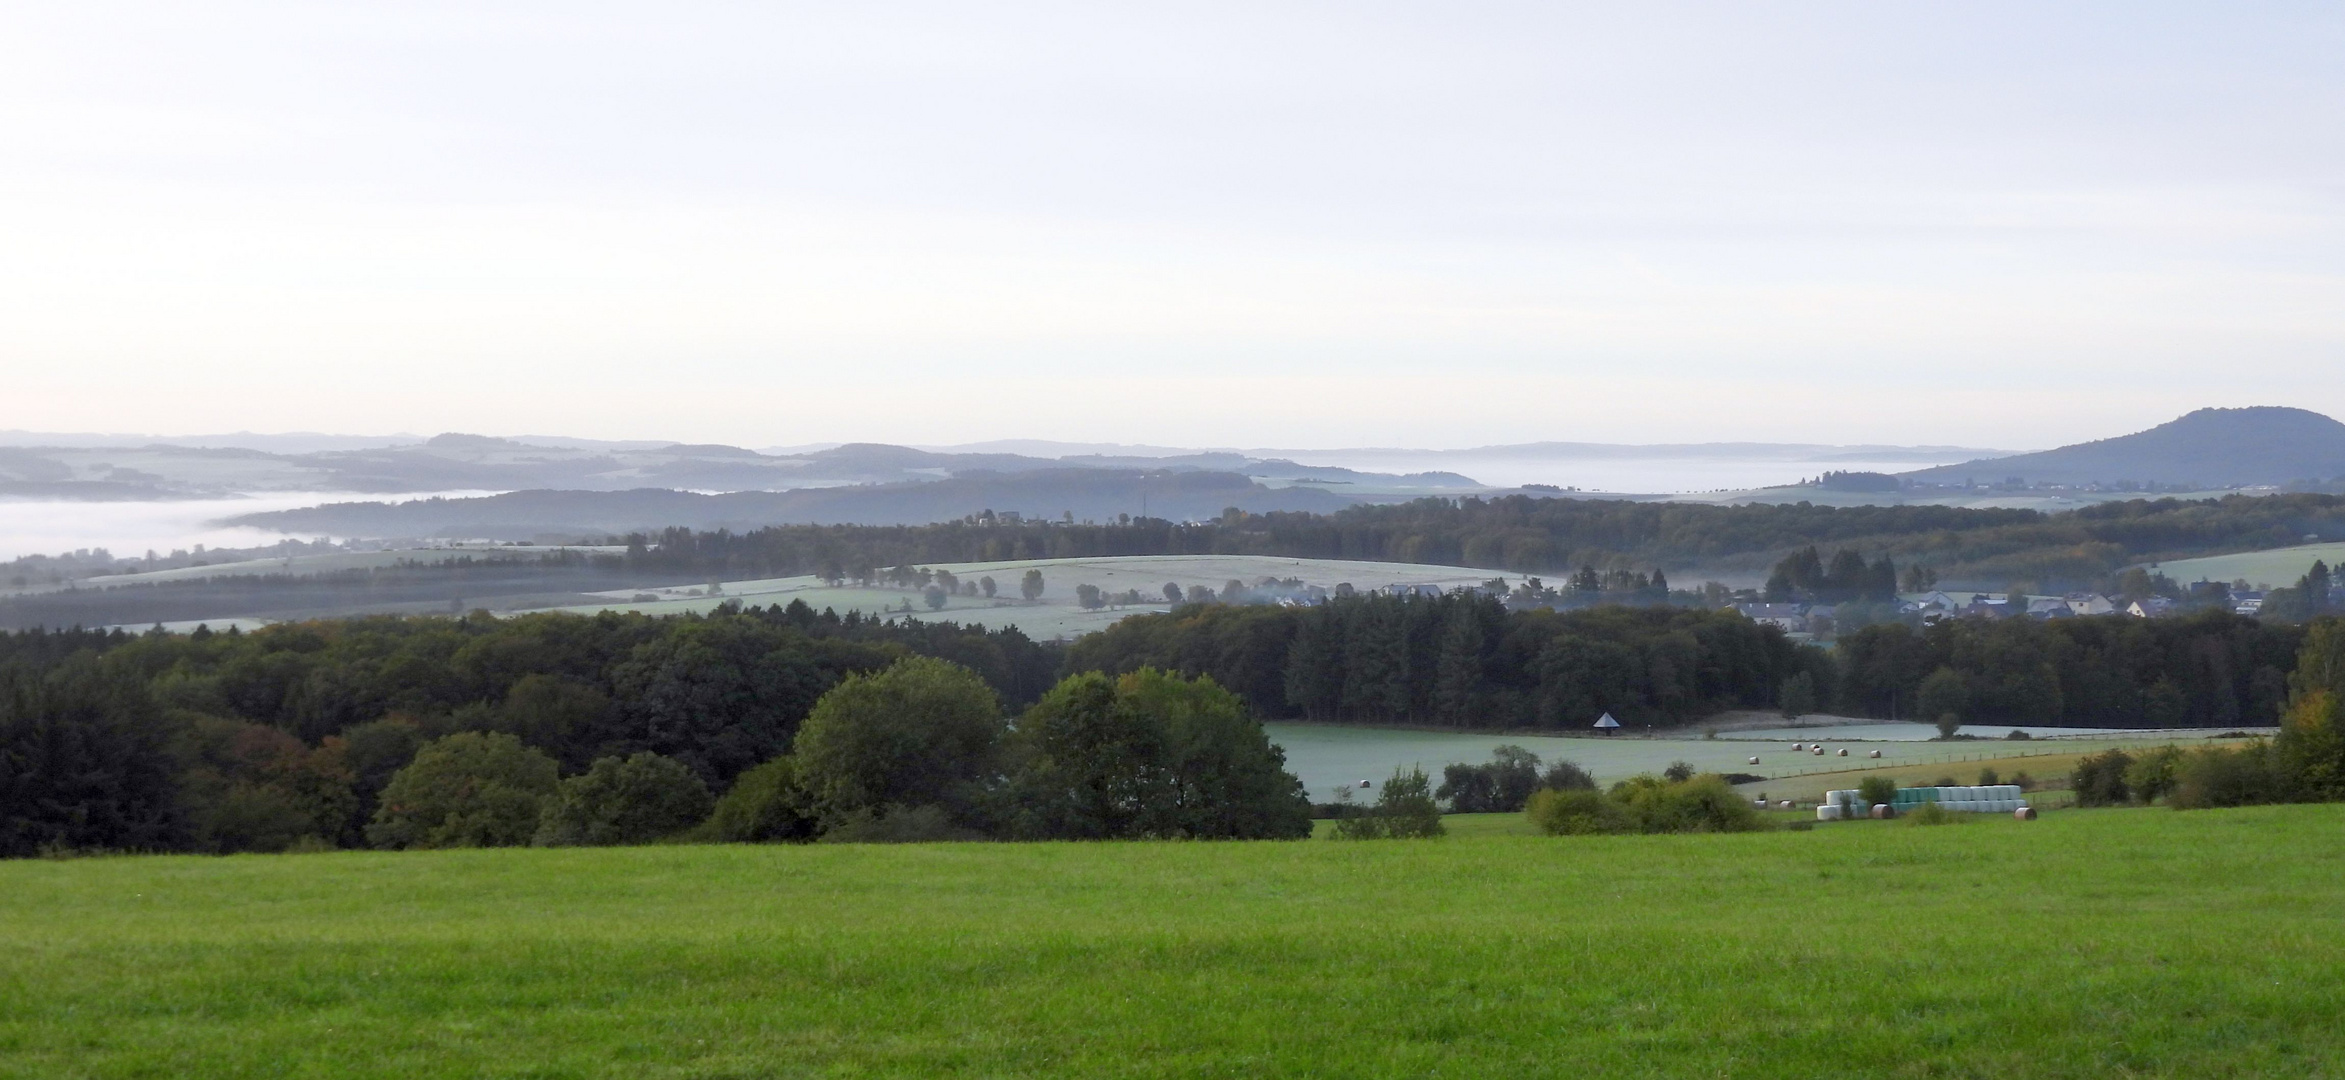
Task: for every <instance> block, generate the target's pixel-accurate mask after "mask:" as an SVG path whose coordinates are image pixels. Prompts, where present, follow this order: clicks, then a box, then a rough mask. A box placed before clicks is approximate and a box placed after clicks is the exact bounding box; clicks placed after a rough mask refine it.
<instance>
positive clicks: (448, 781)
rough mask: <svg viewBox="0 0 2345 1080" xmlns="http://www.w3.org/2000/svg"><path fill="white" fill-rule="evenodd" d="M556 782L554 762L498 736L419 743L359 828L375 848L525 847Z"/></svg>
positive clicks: (467, 734) (466, 734)
mask: <svg viewBox="0 0 2345 1080" xmlns="http://www.w3.org/2000/svg"><path fill="white" fill-rule="evenodd" d="M558 780H559V776H558V768H557V766H555V764H554V759H552V758H550V757H547V756H546V755H544V754H543V753H540V752H538V751H537V750H535V749H532V748H531V747H529V746H526V745H524V744H523V743H522V741H521V740H519V739H516V738H514V737H513V736H511V735H507V734H504V733H503V732H481V731H462V732H458V733H456V734H454V735H450V736H447V737H446V738H442V739H435V740H433V741H431V742H429V743H425V744H424V746H423V749H421V750H418V751H416V752H415V760H414V761H411V762H409V763H408V765H407V767H406V768H404V769H401V770H399V772H398V773H397V774H396V775H394V776H392V777H391V782H390V783H389V784H387V785H385V786H384V787H383V796H382V805H381V806H380V807H378V808H377V809H376V810H375V819H374V822H373V823H372V824H369V825H368V826H367V827H366V838H367V841H368V842H369V843H372V844H374V845H375V846H376V847H386V848H441V847H500V846H506V845H513V844H525V843H528V842H529V838H530V836H531V834H533V833H535V832H536V831H537V824H538V816H539V812H540V806H541V804H542V803H543V802H544V801H545V798H546V796H548V795H551V794H553V793H554V787H555V785H556V783H557V782H558Z"/></svg>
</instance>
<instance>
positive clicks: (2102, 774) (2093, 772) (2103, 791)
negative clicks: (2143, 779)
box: [2070, 749, 2133, 806]
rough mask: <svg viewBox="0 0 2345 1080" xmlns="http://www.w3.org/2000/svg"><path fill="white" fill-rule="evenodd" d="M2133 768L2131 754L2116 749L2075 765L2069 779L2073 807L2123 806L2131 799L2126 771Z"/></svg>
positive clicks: (2095, 755)
mask: <svg viewBox="0 0 2345 1080" xmlns="http://www.w3.org/2000/svg"><path fill="white" fill-rule="evenodd" d="M2132 767H2133V755H2131V754H2128V753H2126V752H2125V751H2123V750H2117V749H2110V750H2105V751H2102V752H2101V753H2098V754H2094V755H2092V756H2091V757H2088V758H2085V759H2084V760H2082V761H2079V762H2077V763H2076V772H2075V774H2074V775H2073V776H2072V777H2071V779H2070V786H2071V787H2074V788H2075V789H2076V805H2078V806H2122V805H2124V804H2125V803H2126V802H2127V800H2128V799H2130V798H2131V790H2132V789H2130V788H2128V787H2126V786H2125V770H2127V769H2129V768H2132Z"/></svg>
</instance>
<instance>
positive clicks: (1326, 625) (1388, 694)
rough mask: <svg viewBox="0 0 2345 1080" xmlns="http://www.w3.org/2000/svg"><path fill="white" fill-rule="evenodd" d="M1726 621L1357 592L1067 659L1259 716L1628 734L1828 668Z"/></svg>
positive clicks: (1123, 638)
mask: <svg viewBox="0 0 2345 1080" xmlns="http://www.w3.org/2000/svg"><path fill="white" fill-rule="evenodd" d="M1829 662H1830V661H1829V659H1828V658H1827V657H1826V656H1825V654H1824V653H1823V652H1822V651H1820V650H1815V649H1802V648H1800V647H1798V646H1795V645H1793V644H1792V643H1791V642H1789V641H1788V640H1786V639H1785V638H1784V636H1783V635H1782V634H1781V633H1780V632H1778V631H1775V630H1773V629H1770V628H1766V627H1762V626H1760V625H1758V624H1756V623H1753V622H1751V621H1750V620H1748V619H1745V618H1743V617H1742V616H1740V615H1737V614H1735V613H1733V612H1731V611H1726V612H1720V611H1706V610H1696V609H1687V608H1671V607H1648V608H1631V607H1619V606H1608V607H1600V608H1590V609H1584V610H1579V611H1568V612H1559V611H1549V610H1544V609H1542V610H1532V611H1509V610H1508V609H1507V608H1506V607H1505V606H1504V605H1503V604H1501V603H1500V602H1499V601H1497V600H1496V599H1494V598H1490V597H1486V596H1474V595H1464V594H1461V595H1452V596H1443V597H1410V598H1399V597H1390V596H1360V597H1346V598H1338V599H1335V600H1332V601H1330V602H1329V603H1326V604H1323V605H1319V606H1316V607H1259V606H1257V607H1236V606H1228V605H1213V606H1199V607H1189V608H1183V609H1181V610H1179V611H1175V612H1173V613H1171V614H1167V615H1143V616H1136V617H1134V618H1129V619H1125V620H1123V621H1122V622H1119V623H1117V624H1116V625H1114V626H1112V627H1110V628H1108V629H1107V630H1104V631H1101V632H1099V633H1096V634H1092V635H1089V636H1087V637H1083V638H1080V639H1077V640H1076V641H1075V643H1074V644H1073V645H1071V646H1069V648H1068V653H1067V665H1068V667H1069V668H1070V669H1074V670H1086V671H1088V670H1098V671H1106V672H1111V673H1113V672H1121V671H1131V670H1136V669H1139V668H1142V667H1156V668H1163V669H1166V670H1170V671H1181V672H1188V673H1194V674H1204V675H1211V676H1212V677H1213V678H1214V680H1215V681H1216V682H1219V683H1220V684H1221V685H1223V686H1226V687H1229V688H1230V689H1231V690H1234V691H1236V692H1237V693H1238V694H1239V695H1240V696H1242V697H1244V698H1245V699H1246V701H1247V703H1248V704H1250V705H1252V706H1253V707H1254V709H1255V710H1256V711H1258V712H1260V713H1261V714H1262V715H1264V716H1301V717H1307V718H1310V719H1320V720H1351V721H1358V722H1365V723H1406V724H1438V725H1444V726H1454V727H1481V728H1547V729H1571V730H1579V729H1583V728H1586V727H1587V726H1588V725H1589V724H1590V723H1592V722H1593V721H1594V720H1595V718H1596V717H1597V715H1598V714H1600V713H1603V712H1606V711H1609V712H1611V713H1613V714H1614V716H1616V717H1617V718H1618V719H1620V720H1621V721H1622V722H1623V723H1626V724H1629V725H1631V726H1635V727H1659V726H1667V725H1671V724H1678V723H1684V722H1687V721H1690V720H1693V719H1695V718H1697V717H1700V716H1703V715H1707V714H1709V713H1712V712H1716V711H1718V710H1720V709H1731V708H1758V707H1765V706H1768V705H1771V704H1773V703H1774V700H1775V695H1776V693H1777V690H1778V688H1779V687H1780V686H1781V685H1782V683H1783V681H1784V680H1786V679H1788V678H1790V677H1792V676H1793V675H1795V674H1797V673H1799V672H1802V671H1808V670H1811V669H1813V668H1818V667H1822V666H1825V665H1828V664H1829Z"/></svg>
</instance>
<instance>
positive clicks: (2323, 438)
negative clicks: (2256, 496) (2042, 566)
mask: <svg viewBox="0 0 2345 1080" xmlns="http://www.w3.org/2000/svg"><path fill="white" fill-rule="evenodd" d="M1903 476H1904V479H1905V480H1907V481H1908V482H1911V483H1921V484H1952V485H1961V484H1966V483H1970V482H1972V481H1977V482H1981V483H1997V482H2004V481H2008V480H2012V479H2017V480H2022V481H2024V482H2026V483H2028V484H2031V485H2038V484H2067V485H2090V484H2102V485H2125V484H2139V485H2143V486H2152V485H2155V486H2159V487H2166V488H2173V487H2199V488H2236V487H2253V486H2260V485H2282V484H2291V483H2296V482H2299V481H2326V480H2332V479H2335V478H2338V477H2345V423H2339V422H2337V421H2336V420H2335V419H2333V418H2331V417H2328V416H2325V415H2323V414H2321V413H2317V412H2314V411H2312V410H2310V409H2299V408H2294V407H2292V406H2286V405H2253V406H2248V407H2244V408H2205V409H2194V410H2192V411H2190V412H2188V413H2185V414H2183V415H2181V416H2178V417H2176V418H2174V419H2172V420H2168V421H2166V422H2165V423H2163V424H2159V425H2157V426H2156V427H2153V428H2149V429H2147V430H2143V431H2137V432H2134V433H2132V434H2130V435H2119V436H2116V437H2114V438H2107V439H2097V440H2094V441H2092V442H2085V443H2077V444H2075V445H2073V446H2063V447H2060V448H2058V449H2054V450H2044V451H2041V452H2038V453H2033V454H2019V455H2016V456H2013V457H2006V458H1995V459H1991V460H1984V461H1969V462H1964V463H1962V464H1959V465H1942V466H1939V467H1937V468H1934V469H1923V470H1920V471H1918V472H1910V473H1905V474H1903Z"/></svg>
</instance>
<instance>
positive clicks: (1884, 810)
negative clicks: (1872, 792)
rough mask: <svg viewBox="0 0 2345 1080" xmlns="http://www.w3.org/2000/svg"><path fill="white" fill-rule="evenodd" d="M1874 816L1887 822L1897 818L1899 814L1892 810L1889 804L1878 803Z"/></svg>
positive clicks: (1874, 805) (1874, 807) (1874, 806)
mask: <svg viewBox="0 0 2345 1080" xmlns="http://www.w3.org/2000/svg"><path fill="white" fill-rule="evenodd" d="M1873 816H1874V817H1875V818H1878V819H1880V820H1882V821H1887V820H1889V819H1890V818H1892V817H1895V816H1897V812H1896V811H1894V810H1891V809H1890V808H1889V804H1888V803H1885V802H1877V803H1874V804H1873Z"/></svg>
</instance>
